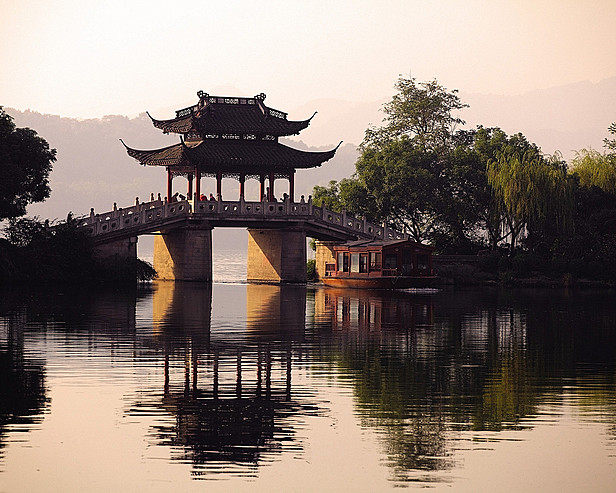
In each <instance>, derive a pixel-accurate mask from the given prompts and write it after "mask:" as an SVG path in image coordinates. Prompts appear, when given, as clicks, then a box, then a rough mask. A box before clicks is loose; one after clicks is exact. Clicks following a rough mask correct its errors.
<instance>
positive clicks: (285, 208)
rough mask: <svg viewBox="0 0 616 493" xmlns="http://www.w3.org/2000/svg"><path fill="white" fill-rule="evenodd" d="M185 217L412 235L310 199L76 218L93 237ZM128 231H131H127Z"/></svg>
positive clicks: (145, 208) (190, 204)
mask: <svg viewBox="0 0 616 493" xmlns="http://www.w3.org/2000/svg"><path fill="white" fill-rule="evenodd" d="M183 217H194V218H197V219H211V220H215V219H231V220H233V219H237V220H238V226H240V225H241V221H242V220H255V219H258V220H263V221H267V220H280V219H289V220H304V221H307V222H311V223H315V224H318V225H325V226H329V227H331V228H333V229H336V230H339V231H342V232H345V233H349V235H351V236H355V237H357V238H376V239H384V240H398V239H400V240H401V239H406V238H408V235H406V234H404V233H402V232H400V231H396V230H394V229H392V228H389V227H387V226H384V225H377V224H373V223H370V222H368V221H366V219H365V218H356V217H355V216H353V215H352V214H349V213H347V212H341V213H340V212H334V211H330V210H329V209H327V208H326V207H324V206H323V207H317V206H315V205H313V204H312V200H310V199H309V200H308V202H291V201H290V200H286V201H284V202H267V201H262V202H247V201H243V200H241V201H197V202H195V201H189V200H184V201H179V202H171V203H165V202H162V201H160V200H155V201H152V202H144V203H142V204H138V205H134V206H131V207H127V208H122V209H115V210H113V211H110V212H105V213H103V214H94V213H93V212H92V213H91V214H90V215H89V216H82V217H78V218H75V220H76V221H77V224H78V226H79V227H81V228H87V231H88V232H89V233H90V234H91V235H93V236H97V237H98V236H100V235H106V234H109V233H115V232H118V231H120V230H128V229H130V231H131V232H133V231H134V232H135V234H140V233H139V231H141V230H142V231H144V232H145V231H150V230H152V228H153V227H155V226H158V225H161V226H163V225H164V224H166V223H170V222H172V221H174V220H177V219H181V218H183ZM127 233H128V231H127Z"/></svg>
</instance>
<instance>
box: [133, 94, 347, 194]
mask: <svg viewBox="0 0 616 493" xmlns="http://www.w3.org/2000/svg"><path fill="white" fill-rule="evenodd" d="M197 95H198V97H199V101H198V103H197V104H195V105H193V106H189V107H187V108H183V109H181V110H178V111H176V115H175V118H172V119H170V120H156V119H154V118H152V117H151V116H150V115H149V113H148V116H150V118H151V120H152V123H153V124H154V126H155V127H156V128H159V129H160V130H162V131H163V132H164V133H175V134H179V135H180V140H181V141H180V142H179V143H178V144H174V145H171V146H168V147H163V148H160V149H153V150H137V149H133V148H131V147H128V146H126V145H125V146H126V150H127V152H128V154H129V155H130V156H131V157H133V158H135V159H136V160H137V161H139V162H140V163H141V164H142V165H144V166H160V167H164V168H165V169H166V170H167V200H170V198H171V197H172V196H173V187H172V183H173V178H174V177H176V176H183V177H186V179H187V180H188V186H187V196H188V198H189V200H190V199H193V197H194V198H195V200H196V201H199V199H200V197H201V177H203V176H209V177H215V178H216V195H217V197H216V198H217V200H222V179H223V178H225V177H232V178H235V179H237V180H238V181H239V199H240V201H242V200H244V190H245V182H246V180H247V179H250V178H254V179H257V180H259V183H260V189H259V197H260V200H264V199H265V200H267V201H268V202H273V201H275V200H276V198H275V197H276V196H275V189H274V182H275V180H276V179H280V178H282V179H287V180H288V181H289V199H290V201H291V202H294V200H295V197H294V195H295V170H296V169H304V168H314V167H316V166H320V165H321V164H323V163H324V162H325V161H327V160H329V159H331V158H332V157H333V156H334V154H335V153H336V150H337V147H336V148H335V149H331V150H329V151H324V152H306V151H301V150H298V149H293V148H292V147H289V146H286V145H284V144H281V143H280V142H278V139H279V137H284V136H288V135H297V134H299V133H300V132H301V131H302V130H303V129H305V128H306V127H307V126H308V125H309V124H310V120H311V119H312V117H314V114H313V115H312V116H311V117H310V118H308V119H306V120H297V121H294V120H289V119H288V118H287V113H284V112H282V111H279V110H275V109H273V108H269V107H268V106H266V105H265V103H264V100H265V94H263V93H261V94H258V95H256V96H255V97H253V98H240V97H220V96H210V95H209V94H207V93H204V92H203V91H199V92H198V93H197ZM315 114H316V113H315ZM122 143H124V142H122ZM338 145H340V144H338ZM266 179H267V180H268V187H267V188H266V187H265V181H266ZM193 180H194V184H195V186H194V190H193Z"/></svg>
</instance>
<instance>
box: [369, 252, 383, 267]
mask: <svg viewBox="0 0 616 493" xmlns="http://www.w3.org/2000/svg"><path fill="white" fill-rule="evenodd" d="M370 270H381V254H380V253H377V252H370Z"/></svg>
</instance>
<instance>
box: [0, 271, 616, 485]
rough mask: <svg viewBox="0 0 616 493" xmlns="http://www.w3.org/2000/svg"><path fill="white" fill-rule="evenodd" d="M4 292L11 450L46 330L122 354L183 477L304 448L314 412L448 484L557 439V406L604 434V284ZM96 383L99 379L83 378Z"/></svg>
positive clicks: (614, 327) (116, 359)
mask: <svg viewBox="0 0 616 493" xmlns="http://www.w3.org/2000/svg"><path fill="white" fill-rule="evenodd" d="M8 298H9V297H3V298H2V299H1V301H0V319H1V320H2V325H1V327H2V330H3V331H4V332H3V333H2V341H0V342H2V345H1V346H0V364H2V365H3V368H5V369H6V371H4V372H3V375H2V378H3V380H2V384H3V387H2V388H1V389H0V395H1V396H2V402H1V403H0V412H1V413H2V416H0V418H1V419H2V421H0V442H1V443H5V444H7V447H9V448H10V446H11V444H12V443H13V439H12V438H7V437H12V436H13V435H12V433H13V431H11V430H13V428H11V427H12V426H14V425H15V424H18V425H19V424H23V426H22V428H21V432H23V431H25V430H29V429H33V428H36V427H37V426H43V427H44V426H45V420H44V421H41V419H40V417H41V416H42V413H44V412H45V410H46V409H47V407H48V406H47V405H46V403H47V402H48V398H47V393H48V389H47V386H48V385H52V387H53V383H52V384H49V383H48V379H47V378H46V375H47V374H48V373H49V372H51V373H52V374H53V373H54V372H57V371H58V370H57V363H56V366H52V367H51V369H50V370H48V369H46V368H45V358H34V357H32V355H31V353H32V351H33V348H35V347H44V344H45V343H46V342H45V341H47V340H54V341H61V343H62V344H63V345H65V346H66V347H67V348H68V349H70V351H71V353H70V354H75V355H79V354H86V355H89V356H88V357H89V358H92V357H97V358H98V359H99V360H100V361H102V362H103V363H99V365H98V367H99V368H106V367H107V366H109V367H110V368H111V367H113V366H114V365H117V364H120V363H121V362H125V365H126V371H128V372H129V375H132V376H133V377H132V378H134V379H136V378H137V375H138V378H139V382H138V383H137V384H136V385H133V386H127V387H126V390H125V395H124V399H123V402H124V403H128V404H124V406H125V407H124V408H123V409H120V410H119V411H120V412H121V413H124V414H126V415H127V416H129V417H131V418H134V419H135V420H137V421H138V422H141V423H145V424H147V429H148V432H147V433H148V441H149V443H151V444H155V445H156V446H157V447H156V448H157V449H158V448H159V447H160V450H168V451H169V454H170V462H176V461H180V462H186V463H189V464H190V469H191V471H192V475H193V477H207V478H212V477H220V478H227V477H229V476H236V477H237V476H247V475H248V476H255V475H257V474H259V471H260V468H262V467H263V466H265V465H270V466H272V465H273V464H275V463H276V462H278V460H280V459H282V458H283V457H288V456H293V457H300V458H301V457H304V454H306V453H308V452H307V450H308V449H307V447H306V444H307V442H308V441H309V440H311V439H314V438H315V437H314V435H313V433H314V431H312V429H311V426H313V423H314V420H313V417H316V419H317V420H319V419H324V420H338V419H340V420H342V419H346V420H353V422H355V420H356V422H357V424H359V426H360V427H361V428H362V429H364V430H370V431H371V433H372V434H371V435H370V436H371V437H376V440H377V441H378V443H379V450H380V454H382V456H381V459H384V460H383V461H384V463H385V464H387V465H388V466H389V471H390V474H391V479H393V480H394V481H396V482H400V483H401V482H405V481H419V482H422V483H430V482H434V481H453V480H454V479H455V477H456V476H459V474H460V468H462V467H463V464H461V463H460V459H459V456H460V454H461V453H467V452H468V451H473V450H474V449H475V448H483V447H484V445H485V443H486V442H490V443H493V442H496V441H499V440H515V441H520V440H526V439H528V437H529V435H528V434H520V433H519V431H520V430H530V429H533V428H535V427H544V430H545V427H546V425H549V426H555V425H558V426H560V427H561V428H559V429H562V431H563V433H567V432H568V431H569V428H568V426H569V427H572V426H574V424H571V423H569V424H568V425H563V424H562V423H560V422H559V421H558V420H559V416H560V415H562V414H563V412H565V411H564V410H563V409H565V407H566V406H575V407H574V411H575V412H574V413H573V414H574V415H575V416H577V418H576V419H578V421H581V422H582V424H579V423H578V422H577V421H576V423H577V424H576V425H575V426H586V424H589V423H595V424H596V423H597V422H600V423H603V424H606V426H605V433H606V436H607V437H608V438H609V439H610V440H613V438H614V436H616V435H615V434H614V430H616V421H615V420H614V416H615V415H616V379H615V378H614V375H616V365H615V362H616V308H614V305H613V299H612V298H611V297H610V295H609V294H601V293H591V292H588V293H577V294H576V296H575V297H573V296H571V295H570V294H567V293H557V292H553V291H550V292H542V291H536V292H535V291H509V292H498V291H485V290H484V291H463V292H455V293H435V294H409V293H405V292H369V291H359V290H358V291H356V290H342V289H328V288H320V287H308V288H307V287H305V286H260V285H248V286H243V285H220V284H216V285H214V286H211V285H208V284H204V285H200V286H198V285H194V284H183V283H159V284H157V285H155V286H154V288H153V289H152V291H147V290H146V291H139V292H121V293H110V292H91V293H77V294H74V295H71V296H60V295H58V294H50V293H48V294H47V295H41V296H37V297H35V299H33V300H32V302H28V301H27V300H26V299H25V298H24V297H19V296H16V297H15V299H14V300H13V301H12V302H11V301H10V300H9V299H8ZM11 303H12V305H11ZM7 305H10V306H9V308H6V307H7ZM16 313H22V314H24V315H22V316H21V317H17V316H16V315H15V314H16ZM9 314H11V315H9ZM8 329H10V330H8ZM9 335H10V337H9ZM9 340H11V341H13V342H11V343H10V344H9V343H8V342H7V341H9ZM20 341H21V342H20ZM24 348H25V349H24ZM28 349H29V351H30V352H28ZM105 365H107V366H105ZM77 370H81V368H77ZM103 373H106V372H103ZM96 378H100V380H101V381H103V380H104V379H105V378H109V376H108V375H100V376H99V377H96V375H94V376H93V377H92V379H93V380H92V381H91V382H93V383H91V385H96V382H97V380H96ZM122 378H124V380H122V379H119V380H118V382H117V385H119V386H122V385H125V386H126V376H123V377H122ZM51 380H52V382H53V381H54V380H53V378H52V379H51ZM93 391H95V387H93ZM349 391H350V392H349ZM335 394H336V395H338V394H340V395H344V396H346V397H345V398H348V396H349V395H350V396H351V397H352V413H353V414H352V416H341V415H337V414H335V415H333V414H334V413H335V412H337V411H335V408H334V407H332V402H333V401H334V400H335V399H332V396H333V395H335ZM5 397H6V398H5ZM50 412H52V413H53V412H54V408H53V407H52V408H51V411H50ZM56 412H60V411H56ZM347 412H348V411H347ZM567 412H569V413H570V414H571V413H572V411H571V409H569V410H568V411H567ZM573 414H572V415H573ZM67 422H70V420H67ZM347 422H348V421H347ZM584 423H586V424H584ZM326 428H327V426H326ZM7 430H8V431H7ZM66 432H67V433H69V432H70V430H66ZM106 432H107V433H109V434H111V435H113V434H114V433H119V431H118V430H106ZM23 435H24V434H23V433H21V437H20V440H23ZM332 436H333V435H332ZM336 436H337V435H336ZM610 437H611V438H610ZM328 439H329V438H328ZM332 446H333V445H332ZM337 446H338V444H337ZM340 446H342V445H340ZM5 450H6V449H5ZM461 451H466V452H461ZM531 451H532V450H531ZM311 453H313V454H314V453H316V452H314V451H312V452H311ZM484 453H485V451H484ZM489 453H494V454H498V452H496V451H490V452H489ZM146 460H149V459H148V458H146ZM340 460H341V461H342V460H343V458H341V459H340ZM0 465H1V463H0ZM273 467H275V466H273ZM0 470H1V467H0ZM486 474H489V472H486ZM272 487H274V486H272ZM274 488H275V487H274Z"/></svg>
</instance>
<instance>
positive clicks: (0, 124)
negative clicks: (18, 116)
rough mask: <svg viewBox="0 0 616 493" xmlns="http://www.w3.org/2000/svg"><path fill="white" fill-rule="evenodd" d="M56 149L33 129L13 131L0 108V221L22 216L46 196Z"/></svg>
mask: <svg viewBox="0 0 616 493" xmlns="http://www.w3.org/2000/svg"><path fill="white" fill-rule="evenodd" d="M55 160H56V150H55V149H50V148H49V144H48V143H47V141H45V139H43V138H41V137H39V136H38V135H37V133H36V132H35V131H34V130H31V129H29V128H17V127H16V126H15V124H14V123H13V118H11V116H9V115H8V114H7V113H6V112H5V111H4V110H3V109H2V107H0V173H1V174H2V178H1V179H0V220H1V219H7V218H12V217H19V216H23V215H24V214H25V213H26V206H27V205H28V204H31V203H33V202H41V201H43V200H45V199H46V198H47V197H49V194H50V192H51V189H50V188H49V173H50V172H51V169H52V164H53V163H54V162H55Z"/></svg>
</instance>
